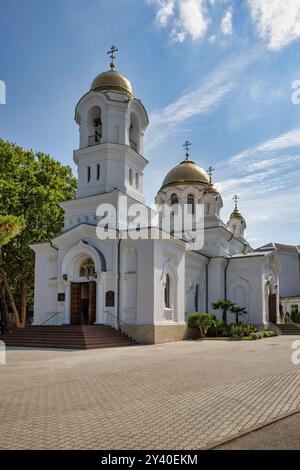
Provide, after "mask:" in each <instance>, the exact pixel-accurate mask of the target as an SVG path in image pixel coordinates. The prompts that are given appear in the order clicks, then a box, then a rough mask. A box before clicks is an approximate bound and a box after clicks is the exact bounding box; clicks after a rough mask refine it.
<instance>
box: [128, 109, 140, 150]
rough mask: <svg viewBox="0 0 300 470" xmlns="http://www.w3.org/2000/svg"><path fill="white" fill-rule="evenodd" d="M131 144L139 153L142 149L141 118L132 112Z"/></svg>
mask: <svg viewBox="0 0 300 470" xmlns="http://www.w3.org/2000/svg"><path fill="white" fill-rule="evenodd" d="M129 144H130V147H131V148H132V150H134V151H135V152H137V153H139V150H140V128H139V120H138V118H137V116H136V114H134V113H131V115H130V126H129Z"/></svg>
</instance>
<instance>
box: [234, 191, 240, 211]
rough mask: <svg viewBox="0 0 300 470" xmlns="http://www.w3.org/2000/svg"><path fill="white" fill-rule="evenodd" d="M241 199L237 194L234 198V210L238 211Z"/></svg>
mask: <svg viewBox="0 0 300 470" xmlns="http://www.w3.org/2000/svg"><path fill="white" fill-rule="evenodd" d="M239 199H240V198H239V197H238V196H237V195H236V194H235V195H234V196H233V198H232V200H233V201H234V210H235V211H237V209H238V202H239Z"/></svg>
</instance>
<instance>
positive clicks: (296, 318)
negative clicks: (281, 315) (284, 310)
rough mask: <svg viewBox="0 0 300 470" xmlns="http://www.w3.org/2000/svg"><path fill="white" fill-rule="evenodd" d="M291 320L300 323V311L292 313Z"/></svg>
mask: <svg viewBox="0 0 300 470" xmlns="http://www.w3.org/2000/svg"><path fill="white" fill-rule="evenodd" d="M291 320H292V322H294V323H300V312H298V310H292V311H291Z"/></svg>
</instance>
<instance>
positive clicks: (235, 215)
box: [230, 209, 245, 220]
mask: <svg viewBox="0 0 300 470" xmlns="http://www.w3.org/2000/svg"><path fill="white" fill-rule="evenodd" d="M230 218H231V219H239V220H245V219H244V217H243V216H242V214H241V213H240V211H239V210H238V209H234V211H233V212H232V213H231V215H230Z"/></svg>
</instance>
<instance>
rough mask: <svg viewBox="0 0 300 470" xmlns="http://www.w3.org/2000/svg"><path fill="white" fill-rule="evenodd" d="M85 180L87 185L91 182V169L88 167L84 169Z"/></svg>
mask: <svg viewBox="0 0 300 470" xmlns="http://www.w3.org/2000/svg"><path fill="white" fill-rule="evenodd" d="M86 179H87V182H88V183H89V182H90V181H91V167H90V166H88V167H87V169H86Z"/></svg>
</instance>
